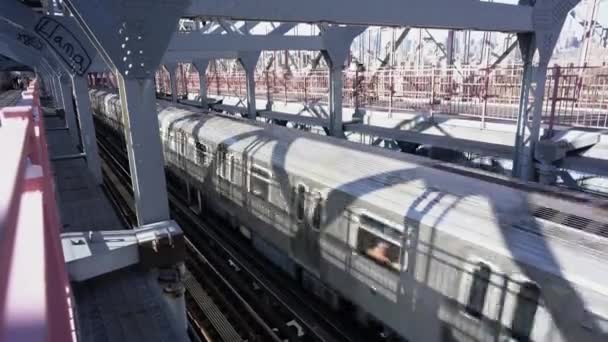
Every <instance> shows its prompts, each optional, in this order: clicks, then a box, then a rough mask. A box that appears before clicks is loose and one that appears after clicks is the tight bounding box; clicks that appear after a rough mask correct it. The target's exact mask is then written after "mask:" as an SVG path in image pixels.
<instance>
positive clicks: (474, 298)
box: [466, 262, 492, 318]
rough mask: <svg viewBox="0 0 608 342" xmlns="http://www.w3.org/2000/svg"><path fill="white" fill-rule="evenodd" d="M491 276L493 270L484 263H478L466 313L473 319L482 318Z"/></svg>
mask: <svg viewBox="0 0 608 342" xmlns="http://www.w3.org/2000/svg"><path fill="white" fill-rule="evenodd" d="M491 274H492V269H491V268H490V266H488V265H486V264H484V263H483V262H480V263H478V264H477V267H476V268H475V271H474V272H473V282H472V283H471V289H470V290H469V300H468V301H467V306H466V312H467V313H468V314H469V315H471V316H473V317H477V318H481V316H482V313H483V306H484V304H485V301H486V294H487V292H488V286H489V284H490V275H491Z"/></svg>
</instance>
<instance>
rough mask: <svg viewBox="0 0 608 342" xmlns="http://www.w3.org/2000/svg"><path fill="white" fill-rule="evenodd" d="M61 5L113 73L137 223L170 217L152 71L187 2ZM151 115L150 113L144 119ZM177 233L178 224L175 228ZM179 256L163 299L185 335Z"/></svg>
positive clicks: (71, 0)
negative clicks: (121, 113) (116, 81)
mask: <svg viewBox="0 0 608 342" xmlns="http://www.w3.org/2000/svg"><path fill="white" fill-rule="evenodd" d="M64 3H65V4H67V6H68V7H69V9H70V12H71V13H72V14H73V15H74V17H75V18H76V20H77V22H78V23H79V25H80V26H81V28H82V29H83V31H85V33H86V35H87V36H88V38H89V39H90V40H91V42H92V43H93V44H94V45H95V47H96V48H97V50H98V52H99V53H100V54H101V55H102V57H103V58H104V60H105V61H106V62H107V63H108V65H110V67H111V70H112V71H113V72H115V73H116V75H117V76H118V77H117V78H118V90H119V94H120V102H121V107H122V111H123V124H124V127H125V140H126V142H127V152H128V157H129V168H130V171H131V182H132V184H133V195H134V200H135V209H136V216H137V224H138V226H140V227H142V226H145V225H148V224H153V223H156V222H163V221H167V220H169V219H170V215H169V203H168V198H167V185H166V179H165V173H164V160H163V155H162V145H161V141H160V136H159V135H158V131H159V126H158V120H156V117H155V115H154V113H156V95H155V90H154V73H155V71H156V69H157V68H158V66H159V64H160V62H161V58H162V57H163V55H164V53H165V51H166V49H167V46H168V45H169V41H170V39H171V36H172V34H173V32H175V30H176V29H177V26H178V20H179V18H180V17H181V16H182V15H183V14H184V11H185V9H186V8H187V6H188V5H189V4H190V1H189V0H172V1H143V2H142V1H139V0H66V1H64ZM150 115H152V117H150ZM176 229H177V230H179V233H180V234H181V230H180V228H179V227H176ZM183 269H184V268H183V260H181V261H177V262H176V263H174V264H173V265H172V266H169V267H167V268H164V270H163V271H162V272H163V273H166V274H169V275H171V279H172V280H170V281H168V284H164V285H163V286H164V287H165V288H169V289H171V291H170V292H171V293H168V292H167V293H164V298H165V300H166V302H167V304H168V305H169V307H170V308H171V310H172V311H173V313H174V315H175V316H174V317H175V324H176V325H177V328H178V329H179V333H180V334H182V335H183V337H182V338H183V339H184V340H186V339H187V338H188V337H187V333H186V332H187V325H188V321H187V318H186V307H185V299H184V287H183V282H182V279H183V276H184V273H183Z"/></svg>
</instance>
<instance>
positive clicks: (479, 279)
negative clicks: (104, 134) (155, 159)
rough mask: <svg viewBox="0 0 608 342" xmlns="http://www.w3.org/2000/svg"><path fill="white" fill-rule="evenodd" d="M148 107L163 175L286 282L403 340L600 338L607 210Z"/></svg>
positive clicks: (97, 106)
mask: <svg viewBox="0 0 608 342" xmlns="http://www.w3.org/2000/svg"><path fill="white" fill-rule="evenodd" d="M91 97H92V106H93V108H94V110H95V113H96V115H97V117H98V119H99V120H102V121H103V122H104V123H106V124H108V125H109V126H111V127H114V128H115V129H117V130H119V131H120V130H121V129H122V128H121V125H120V122H121V121H122V119H121V118H120V115H121V114H120V110H119V108H116V103H117V101H116V99H114V100H113V95H111V94H107V93H104V92H101V91H92V92H91ZM114 97H115V96H114ZM157 107H158V108H157V109H158V111H159V113H158V119H159V122H160V128H161V133H160V134H161V136H162V139H163V146H164V153H165V161H166V165H167V168H168V170H170V171H171V172H174V173H176V174H178V175H179V176H180V177H181V178H182V179H184V180H185V181H186V182H188V183H189V184H192V186H193V187H195V188H196V189H197V190H198V192H199V193H200V197H201V198H202V200H201V201H202V202H204V205H205V206H209V207H211V208H213V209H214V210H215V211H219V212H220V213H222V214H223V215H224V216H225V217H227V218H228V219H230V220H232V221H234V222H235V225H236V226H243V227H246V229H247V230H248V231H250V232H251V235H253V238H254V241H256V242H255V243H256V244H257V246H258V248H262V249H264V248H265V247H264V246H265V245H264V244H268V245H271V246H272V248H273V253H272V255H270V259H275V263H276V264H277V265H279V266H280V265H283V266H280V267H281V268H284V269H286V270H287V272H288V273H291V274H292V276H293V272H297V271H294V270H292V268H291V266H285V265H286V263H285V260H282V259H280V258H278V257H277V256H278V255H282V256H285V257H287V258H289V259H290V260H291V261H293V263H294V265H295V264H297V265H298V267H300V268H301V269H302V270H303V271H305V272H306V277H307V279H308V280H306V281H311V280H310V279H317V281H318V282H319V284H324V285H323V286H326V287H327V288H328V289H331V291H335V293H337V294H339V295H340V296H342V297H343V298H346V299H347V300H349V301H351V302H352V303H354V304H355V305H356V306H357V307H359V308H361V309H363V310H364V311H365V312H366V313H367V314H368V315H369V316H370V317H373V318H374V319H376V320H378V321H380V322H382V323H383V324H385V325H386V326H387V327H390V329H392V330H394V331H395V332H397V333H398V334H400V335H401V336H403V337H404V338H407V339H408V340H410V341H489V340H492V341H497V340H500V341H508V340H518V341H528V340H532V341H569V342H572V341H605V340H606V339H607V334H608V331H607V329H606V325H607V324H606V323H605V322H606V319H607V317H608V288H607V286H608V285H607V283H608V282H607V280H608V265H606V263H605V260H606V257H607V256H608V241H607V240H608V239H607V238H606V236H608V217H607V215H606V209H607V208H608V206H607V205H606V203H605V202H602V201H599V200H597V199H596V198H593V197H590V196H587V195H584V194H575V193H570V192H563V191H556V190H555V189H553V188H548V187H543V186H538V185H532V184H529V183H522V182H518V181H514V180H511V179H508V178H505V177H500V176H495V175H490V174H487V173H484V172H480V171H471V170H468V169H464V168H460V167H456V166H453V165H450V164H446V163H441V162H437V161H431V160H428V159H424V158H420V157H416V156H412V155H406V154H403V153H398V152H394V151H387V150H384V149H379V148H376V147H371V146H365V145H359V144H355V143H352V142H348V141H343V140H337V139H333V138H327V137H322V136H317V135H312V134H308V133H303V132H298V131H294V130H290V129H286V128H283V127H277V126H267V125H262V124H260V123H254V122H250V121H245V120H240V119H236V118H232V117H226V116H221V115H202V114H199V113H195V112H194V111H193V109H192V108H189V107H185V106H181V105H175V104H171V103H168V102H165V101H158V106H157ZM551 210H552V211H551ZM256 239H259V240H256ZM261 241H263V243H262V242H261ZM269 248H270V247H269ZM279 253H280V254H279ZM279 259H280V260H279ZM309 275H310V277H309ZM309 278H310V279H309ZM315 288H321V287H316V286H315Z"/></svg>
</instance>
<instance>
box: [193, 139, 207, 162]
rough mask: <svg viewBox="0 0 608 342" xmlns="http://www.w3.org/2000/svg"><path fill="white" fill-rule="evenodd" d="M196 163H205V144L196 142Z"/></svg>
mask: <svg viewBox="0 0 608 342" xmlns="http://www.w3.org/2000/svg"><path fill="white" fill-rule="evenodd" d="M196 163H197V164H198V165H201V166H205V165H207V146H206V145H204V144H201V143H200V142H198V141H197V142H196Z"/></svg>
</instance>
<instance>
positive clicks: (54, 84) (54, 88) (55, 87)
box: [49, 74, 63, 107]
mask: <svg viewBox="0 0 608 342" xmlns="http://www.w3.org/2000/svg"><path fill="white" fill-rule="evenodd" d="M49 77H50V82H51V93H52V95H53V104H54V105H55V107H58V106H61V104H62V103H63V100H62V99H61V92H60V91H59V77H58V76H55V75H52V74H49Z"/></svg>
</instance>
